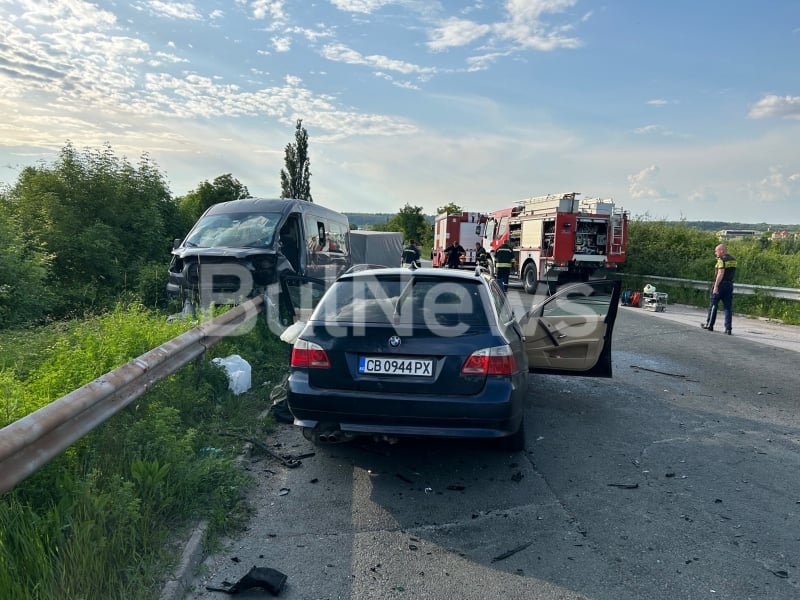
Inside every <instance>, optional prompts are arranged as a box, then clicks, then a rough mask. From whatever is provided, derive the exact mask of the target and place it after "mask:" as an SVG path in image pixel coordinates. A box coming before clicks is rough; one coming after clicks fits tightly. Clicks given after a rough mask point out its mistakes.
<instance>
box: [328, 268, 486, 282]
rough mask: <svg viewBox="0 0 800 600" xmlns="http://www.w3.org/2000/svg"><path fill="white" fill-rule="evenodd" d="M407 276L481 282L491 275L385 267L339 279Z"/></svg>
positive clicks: (433, 269)
mask: <svg viewBox="0 0 800 600" xmlns="http://www.w3.org/2000/svg"><path fill="white" fill-rule="evenodd" d="M397 275H401V276H406V277H408V276H409V275H411V276H414V277H419V276H425V277H437V278H440V279H452V280H479V281H488V279H490V278H491V277H490V275H489V273H488V272H487V271H485V270H481V271H478V270H477V269H471V270H467V269H436V268H433V267H420V268H417V269H409V268H408V267H385V268H375V269H364V270H362V271H352V272H350V273H346V274H345V275H342V276H341V277H339V279H345V278H346V279H351V278H361V277H377V276H384V277H385V276H397Z"/></svg>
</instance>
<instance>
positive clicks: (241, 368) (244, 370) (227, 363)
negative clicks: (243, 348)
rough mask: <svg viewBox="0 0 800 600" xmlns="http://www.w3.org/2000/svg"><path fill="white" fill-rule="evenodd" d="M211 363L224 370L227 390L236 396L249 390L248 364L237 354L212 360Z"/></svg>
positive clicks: (249, 370)
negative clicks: (226, 377)
mask: <svg viewBox="0 0 800 600" xmlns="http://www.w3.org/2000/svg"><path fill="white" fill-rule="evenodd" d="M211 362H212V363H214V364H215V365H218V366H220V367H222V368H223V369H225V373H226V374H227V375H228V389H230V390H231V391H232V392H233V393H234V394H236V395H237V396H238V395H239V394H241V393H243V392H246V391H247V390H249V389H250V372H251V369H250V363H248V362H247V361H246V360H245V359H243V358H242V357H241V356H239V355H238V354H231V355H230V356H226V357H225V358H212V359H211Z"/></svg>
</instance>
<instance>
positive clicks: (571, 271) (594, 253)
mask: <svg viewBox="0 0 800 600" xmlns="http://www.w3.org/2000/svg"><path fill="white" fill-rule="evenodd" d="M579 195H580V193H579V192H570V193H565V194H549V195H547V196H536V197H533V198H528V199H525V200H520V201H518V202H516V203H515V204H514V206H512V207H511V208H504V209H501V210H498V211H495V212H491V213H489V215H488V219H487V223H486V236H485V241H484V247H485V248H486V249H487V251H488V252H489V253H490V256H492V257H494V251H495V250H496V249H497V248H498V247H499V246H500V245H501V244H502V243H503V242H504V241H506V240H508V241H509V243H510V244H511V247H512V248H513V250H514V254H515V260H514V263H513V265H512V269H511V275H512V276H516V277H517V278H519V279H521V280H522V283H523V286H524V288H525V291H526V292H528V293H529V294H535V293H536V288H537V287H538V285H539V282H543V283H545V284H546V285H547V290H548V293H553V292H554V291H555V289H556V287H557V286H558V285H560V284H563V283H570V282H576V281H587V280H589V279H591V278H598V277H602V276H604V275H605V274H607V273H608V272H609V271H613V270H615V269H616V268H617V267H618V266H619V265H621V264H623V263H624V262H625V246H626V243H627V233H628V213H626V212H625V211H623V210H622V209H620V208H617V207H615V206H614V202H613V201H612V200H610V199H603V198H586V199H579V198H578V196H579Z"/></svg>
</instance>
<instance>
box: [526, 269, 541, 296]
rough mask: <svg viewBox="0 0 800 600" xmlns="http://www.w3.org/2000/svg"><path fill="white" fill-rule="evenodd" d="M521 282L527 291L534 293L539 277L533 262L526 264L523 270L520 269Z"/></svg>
mask: <svg viewBox="0 0 800 600" xmlns="http://www.w3.org/2000/svg"><path fill="white" fill-rule="evenodd" d="M522 284H523V286H524V287H525V291H526V292H527V293H529V294H535V293H536V287H537V286H538V285H539V277H538V275H537V273H536V265H534V264H533V263H531V264H529V265H527V266H526V267H525V270H524V271H522Z"/></svg>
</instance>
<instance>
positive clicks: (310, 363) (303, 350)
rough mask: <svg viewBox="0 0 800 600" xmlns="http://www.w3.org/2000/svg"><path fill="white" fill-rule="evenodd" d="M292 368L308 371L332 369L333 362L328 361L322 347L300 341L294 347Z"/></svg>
mask: <svg viewBox="0 0 800 600" xmlns="http://www.w3.org/2000/svg"><path fill="white" fill-rule="evenodd" d="M291 366H293V367H305V368H308V369H330V368H331V361H329V360H328V355H327V354H326V353H325V350H323V348H322V346H319V345H318V344H315V343H313V342H307V341H306V340H301V339H298V340H297V341H296V342H295V343H294V346H293V347H292V361H291Z"/></svg>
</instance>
